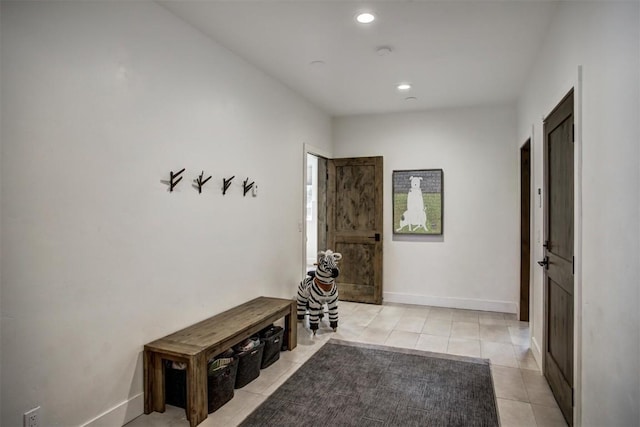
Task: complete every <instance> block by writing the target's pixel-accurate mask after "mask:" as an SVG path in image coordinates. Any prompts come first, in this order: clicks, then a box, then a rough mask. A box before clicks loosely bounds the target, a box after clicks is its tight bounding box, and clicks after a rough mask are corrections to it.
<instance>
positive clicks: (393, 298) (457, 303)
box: [383, 292, 518, 314]
mask: <svg viewBox="0 0 640 427" xmlns="http://www.w3.org/2000/svg"><path fill="white" fill-rule="evenodd" d="M383 298H384V301H385V302H395V303H401V304H416V305H430V306H434V307H448V308H460V309H465V310H479V311H496V312H499V313H514V314H515V313H518V304H517V303H515V302H512V301H492V300H479V299H468V298H448V297H432V296H428V295H412V294H403V293H398V292H384V293H383Z"/></svg>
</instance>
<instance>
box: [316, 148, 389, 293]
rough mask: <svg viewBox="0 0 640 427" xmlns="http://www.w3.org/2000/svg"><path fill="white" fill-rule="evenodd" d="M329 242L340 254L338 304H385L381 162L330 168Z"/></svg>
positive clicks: (344, 162)
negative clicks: (383, 292) (383, 302)
mask: <svg viewBox="0 0 640 427" xmlns="http://www.w3.org/2000/svg"><path fill="white" fill-rule="evenodd" d="M327 169H328V185H327V202H328V203H327V224H328V235H327V241H328V245H329V249H332V250H334V251H336V252H340V253H341V254H342V261H341V262H340V276H339V277H338V279H337V283H338V292H339V293H340V299H341V300H344V301H355V302H365V303H373V304H381V303H382V227H383V225H382V196H383V193H382V182H383V179H382V178H383V176H382V175H383V170H382V157H358V158H348V159H331V160H329V161H328V164H327Z"/></svg>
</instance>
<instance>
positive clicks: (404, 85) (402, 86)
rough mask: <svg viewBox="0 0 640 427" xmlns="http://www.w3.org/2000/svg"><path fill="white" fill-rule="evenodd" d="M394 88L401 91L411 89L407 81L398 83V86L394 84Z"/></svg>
mask: <svg viewBox="0 0 640 427" xmlns="http://www.w3.org/2000/svg"><path fill="white" fill-rule="evenodd" d="M396 89H398V90H401V91H407V90H409V89H411V85H410V84H409V83H400V84H399V85H398V86H396Z"/></svg>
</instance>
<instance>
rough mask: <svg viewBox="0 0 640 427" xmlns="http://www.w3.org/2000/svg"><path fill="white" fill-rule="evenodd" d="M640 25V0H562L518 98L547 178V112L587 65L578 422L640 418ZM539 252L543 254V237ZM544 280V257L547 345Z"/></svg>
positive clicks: (582, 108)
mask: <svg viewBox="0 0 640 427" xmlns="http://www.w3.org/2000/svg"><path fill="white" fill-rule="evenodd" d="M639 28H640V10H639V3H638V2H626V3H622V2H563V3H561V4H560V6H559V7H558V9H557V13H556V17H555V21H554V22H553V23H552V25H551V28H550V29H549V35H548V39H547V41H546V42H545V45H544V46H543V49H542V50H541V53H540V56H539V57H538V58H537V59H536V62H535V66H534V67H533V69H532V74H531V77H530V79H529V82H528V84H527V86H526V88H525V90H524V93H523V96H522V98H521V100H520V102H519V106H518V142H519V143H521V142H524V140H526V139H527V138H528V137H529V136H531V134H532V133H533V154H534V176H533V180H534V186H535V188H539V187H542V131H543V129H542V119H541V117H542V116H544V115H547V114H548V113H550V112H551V110H552V109H553V107H554V106H555V105H556V104H557V103H558V102H559V101H560V99H561V98H562V97H563V96H564V94H566V93H567V92H568V90H569V89H570V88H571V87H572V86H575V87H576V90H579V87H580V86H579V85H578V66H579V65H582V70H583V84H582V94H581V95H582V102H581V104H580V103H579V104H578V105H577V106H576V107H577V111H576V114H577V117H578V119H579V118H580V117H581V121H582V127H581V129H580V128H579V123H577V124H576V126H578V135H580V134H581V135H582V138H581V141H580V140H578V141H577V147H576V148H577V150H576V153H577V158H578V167H580V166H581V167H582V205H580V204H578V205H577V206H576V208H577V210H578V212H580V209H581V212H582V217H581V218H578V224H579V223H580V221H581V223H582V226H581V228H580V229H577V230H576V236H578V237H579V236H580V235H581V236H582V243H581V245H580V240H579V239H578V241H577V247H576V254H577V255H578V258H579V259H578V262H577V265H578V271H577V274H576V283H575V286H576V293H577V295H578V297H579V298H580V297H581V299H582V307H581V308H580V306H578V309H577V313H576V315H577V318H576V320H577V333H578V336H577V339H578V344H577V345H578V355H577V356H578V358H577V360H576V363H577V366H578V372H581V376H579V377H578V378H576V386H577V395H576V397H577V408H578V411H577V414H576V415H577V424H578V425H580V422H581V423H582V425H585V426H602V425H607V426H614V425H619V426H630V425H639V424H640V412H639V411H640V409H639V406H638V402H640V377H639V375H640V374H639V373H640V340H639V336H638V331H639V328H640V318H639V316H638V305H639V303H640V298H639V292H640V285H639V283H640V274H639V268H640V267H639V263H638V260H639V253H640V251H639V242H640V240H639V236H640V230H639V222H640V221H639V218H640V215H639V188H640V177H639V172H638V171H639V170H640V153H639V150H638V141H639V139H640V129H639V124H638V123H639V120H638V119H639V117H640V86H639V81H640V66H639V57H640V55H639V54H640V31H639ZM579 95H580V94H579ZM579 99H580V96H578V100H579ZM580 153H581V154H580ZM580 155H581V160H580ZM577 196H578V197H579V196H580V194H579V193H578V194H577ZM578 200H579V199H578ZM536 206H537V204H536ZM542 224H543V223H542V209H539V208H535V209H534V235H535V236H538V235H539V233H540V232H541V229H542V226H543V225H542ZM534 241H535V240H534ZM534 253H535V254H534V258H535V257H538V258H540V257H541V256H542V248H541V247H540V243H539V242H537V243H536V247H535V250H534ZM580 253H581V259H580ZM542 286H543V285H542V271H541V270H540V269H538V268H537V266H536V268H535V269H534V272H533V281H532V287H533V298H532V302H533V305H532V312H531V316H532V325H533V339H534V342H535V345H534V348H537V349H538V351H539V350H540V348H539V347H541V343H542V342H543V336H542V330H543V324H542V318H543V305H542V296H543V288H542ZM579 303H580V302H579V301H578V304H579ZM580 321H581V322H582V324H581V329H580ZM580 340H581V344H580ZM536 356H537V358H538V359H540V357H541V355H540V354H537V355H536ZM580 364H581V365H582V366H581V369H580Z"/></svg>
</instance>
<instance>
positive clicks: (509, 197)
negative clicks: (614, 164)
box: [333, 107, 519, 313]
mask: <svg viewBox="0 0 640 427" xmlns="http://www.w3.org/2000/svg"><path fill="white" fill-rule="evenodd" d="M515 120H516V116H515V109H514V108H512V107H484V108H467V109H451V110H439V111H427V112H421V113H411V114H393V115H373V116H351V117H343V118H337V119H334V121H333V140H334V154H335V156H336V157H359V156H383V157H384V233H383V238H384V246H383V249H384V259H383V293H384V295H383V297H384V300H385V301H388V302H390V301H394V302H406V303H414V304H428V305H441V306H447V307H459V308H470V309H479V310H495V311H505V312H514V313H515V312H516V311H517V304H518V299H519V270H518V268H519V250H518V248H519V199H518V191H519V184H518V179H519V177H518V167H519V161H518V156H519V150H518V148H517V147H516V146H515V145H514V142H515V139H516V131H515ZM438 168H442V169H443V170H444V234H443V236H440V237H435V236H430V237H423V236H420V237H417V236H415V237H416V238H411V237H414V236H410V237H408V236H395V237H394V235H393V230H392V212H393V209H392V205H391V199H392V186H391V178H392V172H393V171H394V170H406V169H438Z"/></svg>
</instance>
